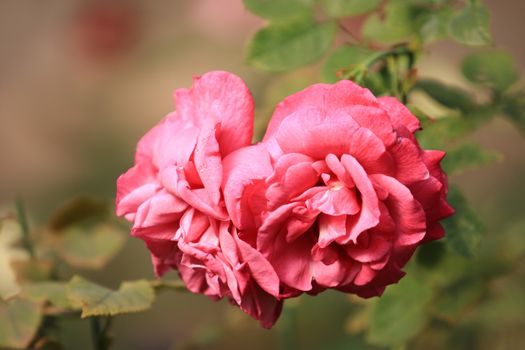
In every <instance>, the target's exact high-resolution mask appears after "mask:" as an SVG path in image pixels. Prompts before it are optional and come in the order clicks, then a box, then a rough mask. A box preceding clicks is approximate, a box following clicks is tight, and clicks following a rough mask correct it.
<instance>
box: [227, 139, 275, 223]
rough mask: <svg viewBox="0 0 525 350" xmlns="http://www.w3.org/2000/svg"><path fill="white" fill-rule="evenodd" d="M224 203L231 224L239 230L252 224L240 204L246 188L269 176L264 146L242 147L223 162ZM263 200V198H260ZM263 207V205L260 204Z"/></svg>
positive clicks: (246, 210)
mask: <svg viewBox="0 0 525 350" xmlns="http://www.w3.org/2000/svg"><path fill="white" fill-rule="evenodd" d="M223 171H224V178H223V189H224V202H225V204H226V208H227V209H228V213H229V215H230V217H231V220H232V222H233V223H234V225H235V226H237V227H238V228H240V229H245V228H247V227H248V226H249V223H253V218H252V216H253V214H252V213H251V212H250V208H249V206H247V205H244V204H243V203H242V200H244V199H246V198H244V197H243V196H244V191H245V188H246V186H248V185H251V184H253V183H254V182H255V181H256V180H260V179H264V178H266V177H267V176H269V175H270V174H271V173H272V171H273V167H272V164H271V160H270V155H269V154H268V152H267V150H266V148H265V147H264V145H262V144H259V145H254V146H249V147H244V148H242V149H240V150H238V151H236V152H233V153H231V154H230V155H229V156H228V157H226V158H225V159H224V161H223ZM261 200H264V198H261ZM262 205H263V206H265V203H262Z"/></svg>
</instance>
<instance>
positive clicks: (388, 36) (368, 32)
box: [362, 0, 416, 44]
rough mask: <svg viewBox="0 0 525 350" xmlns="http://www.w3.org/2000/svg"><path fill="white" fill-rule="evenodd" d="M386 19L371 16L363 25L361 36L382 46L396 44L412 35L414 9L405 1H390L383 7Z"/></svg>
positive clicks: (377, 15)
mask: <svg viewBox="0 0 525 350" xmlns="http://www.w3.org/2000/svg"><path fill="white" fill-rule="evenodd" d="M385 12H386V18H385V19H384V20H381V18H380V16H379V14H372V15H371V16H369V17H368V18H367V20H366V21H365V23H364V24H363V28H362V31H363V35H364V36H365V37H366V38H368V39H370V40H373V41H377V42H379V43H383V44H396V43H399V42H401V41H403V40H404V39H406V38H408V37H409V36H410V35H411V34H413V33H414V30H415V25H414V17H415V15H416V13H415V11H414V8H413V7H412V5H411V4H410V3H409V2H407V1H401V0H392V1H389V2H388V3H387V5H386V6H385Z"/></svg>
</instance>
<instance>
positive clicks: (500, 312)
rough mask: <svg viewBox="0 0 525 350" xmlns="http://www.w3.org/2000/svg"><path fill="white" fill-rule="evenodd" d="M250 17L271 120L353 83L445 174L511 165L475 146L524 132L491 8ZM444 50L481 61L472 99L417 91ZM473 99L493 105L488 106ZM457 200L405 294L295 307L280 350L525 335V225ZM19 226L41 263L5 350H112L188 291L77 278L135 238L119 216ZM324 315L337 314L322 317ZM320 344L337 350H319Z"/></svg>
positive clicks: (66, 213)
mask: <svg viewBox="0 0 525 350" xmlns="http://www.w3.org/2000/svg"><path fill="white" fill-rule="evenodd" d="M244 4H245V6H246V8H247V9H248V10H250V11H251V12H253V13H254V14H256V15H258V16H260V17H262V18H264V19H265V20H267V24H266V26H265V27H263V28H262V29H260V30H259V31H258V32H257V33H256V34H255V35H254V36H253V38H252V40H251V41H250V43H249V44H248V47H247V52H246V62H247V63H248V64H250V65H251V66H253V67H255V68H257V69H260V70H265V71H270V72H283V73H281V74H282V76H281V77H279V79H276V80H275V81H274V83H273V84H269V85H268V87H267V92H266V93H265V101H266V104H267V105H269V106H273V105H275V103H276V102H278V101H279V100H281V99H282V98H283V97H284V96H286V95H288V94H290V93H293V92H295V91H297V90H299V89H301V88H304V87H306V86H307V85H309V84H310V83H313V82H316V81H318V80H320V79H322V80H324V81H325V82H328V83H333V82H336V81H337V80H340V79H352V80H354V81H356V82H358V83H359V84H362V85H364V86H366V87H368V88H369V89H371V90H372V91H373V92H374V93H375V94H376V95H392V96H396V97H398V98H400V99H401V100H403V101H404V102H407V104H408V106H409V107H410V108H411V110H412V111H413V112H414V114H415V115H416V116H417V117H418V118H419V119H420V120H421V123H422V126H423V131H420V132H419V133H418V135H417V137H418V140H419V141H420V143H421V145H422V146H423V147H425V148H439V149H445V150H447V153H448V154H447V157H446V158H445V160H444V161H443V166H444V168H445V169H446V170H447V172H448V173H449V174H452V173H457V172H461V171H464V170H465V169H472V168H474V167H479V166H487V165H490V164H491V163H493V162H494V161H495V160H499V159H500V158H501V157H500V156H499V155H498V154H497V153H495V152H493V151H491V150H486V149H484V148H483V147H482V146H481V145H478V144H476V143H472V142H469V141H468V140H467V139H466V137H467V136H468V135H470V134H472V133H474V132H475V131H476V130H477V129H479V128H480V127H481V126H483V125H486V124H487V123H488V122H489V121H491V120H492V119H493V118H495V117H499V116H501V117H504V118H508V119H509V120H510V121H512V122H513V123H514V124H515V125H516V126H517V127H518V128H519V129H520V130H521V131H525V93H524V91H523V88H522V86H521V85H520V82H519V74H518V72H517V69H516V65H515V62H514V60H513V58H512V56H511V55H510V54H509V53H507V52H506V51H503V50H500V49H494V48H490V49H489V48H486V47H484V46H488V45H491V43H492V36H491V31H490V26H489V24H490V14H489V11H488V9H487V8H486V7H485V6H484V5H483V3H482V2H481V1H478V0H471V1H455V0H385V1H379V0H346V1H345V0H278V1H274V0H244ZM439 40H453V41H455V42H457V43H459V44H463V45H467V46H472V47H474V49H473V51H471V52H470V53H469V54H468V55H467V56H466V57H465V58H464V60H463V62H462V64H461V67H460V70H461V73H462V74H463V77H464V78H465V80H466V81H467V82H469V83H470V84H471V85H472V89H471V90H469V91H467V90H465V89H463V88H462V87H460V86H453V85H450V84H449V83H448V82H443V81H438V80H430V79H420V78H419V77H418V74H417V66H418V62H419V59H420V58H421V57H422V56H423V55H424V53H425V50H427V45H428V44H430V43H433V42H436V41H439ZM479 46H482V48H477V47H479ZM305 66H309V67H307V68H303V67H305ZM299 68H301V69H302V70H298V71H295V72H293V70H295V69H299ZM284 73H286V74H284ZM473 91H475V92H478V93H480V94H481V95H483V96H486V98H485V99H483V100H480V99H477V98H476V95H477V94H474V93H473ZM415 93H423V94H424V95H426V97H428V98H430V99H431V100H432V101H433V102H435V103H436V104H438V105H440V106H441V107H443V109H442V110H443V111H444V112H443V114H442V115H429V114H428V113H427V112H426V111H425V109H424V107H422V106H418V105H417V103H416V102H414V101H415V100H414V99H413V98H412V97H413V96H414V94H415ZM270 114H271V111H270V110H267V109H265V110H264V115H265V116H266V118H262V119H260V120H262V122H259V124H258V125H257V126H258V128H257V129H258V130H259V132H258V134H259V135H258V136H259V137H260V136H261V135H262V133H263V130H264V122H265V121H266V120H267V117H268V116H269V115H270ZM449 199H450V201H451V203H452V205H453V207H454V208H455V209H456V214H455V215H454V216H452V217H451V218H449V219H447V220H446V221H445V222H444V226H445V228H446V232H447V237H446V239H444V240H442V241H439V242H432V243H430V244H427V245H425V246H423V247H421V248H419V249H418V251H417V252H416V257H415V259H412V261H411V263H410V264H409V265H408V266H407V273H408V275H407V276H406V277H405V278H403V279H402V280H401V281H400V283H399V284H397V285H394V286H390V287H388V288H387V290H386V291H385V294H384V295H383V296H382V297H381V298H378V299H377V298H376V299H371V300H361V299H357V298H355V297H350V298H347V297H342V296H340V295H339V296H335V293H332V294H331V293H326V294H327V295H323V296H319V297H316V298H317V299H320V300H332V299H333V300H335V301H334V302H333V303H332V304H328V303H324V304H323V303H322V302H321V301H318V300H316V301H312V300H311V299H308V297H306V298H301V299H299V300H298V301H291V303H289V304H288V305H286V307H285V311H284V314H283V319H282V320H281V321H280V323H279V324H278V325H277V327H276V332H277V333H278V334H279V335H278V339H280V344H281V348H283V349H299V348H306V349H313V348H319V346H323V348H327V349H349V348H351V349H385V348H393V349H406V348H418V349H419V348H424V349H428V348H432V349H471V348H472V349H475V348H480V347H481V344H482V343H483V342H484V341H486V340H487V339H489V338H490V337H491V336H493V335H495V334H496V335H497V334H499V333H498V332H500V333H503V334H505V330H508V329H513V328H518V329H522V327H523V326H525V318H524V317H523V312H522V310H523V309H524V307H525V305H524V300H525V298H524V295H525V285H524V284H523V283H522V282H523V280H524V278H525V271H524V269H523V261H524V259H525V248H524V247H525V238H524V236H525V235H524V231H525V223H523V222H522V223H520V222H516V223H512V224H509V225H508V227H503V228H502V229H501V232H496V233H494V234H491V235H484V233H485V232H486V225H485V223H484V222H483V221H484V220H483V218H479V217H478V215H477V214H476V212H475V211H474V210H472V208H471V207H470V205H469V203H468V201H467V200H466V198H465V196H464V195H463V194H462V193H461V191H460V190H459V188H458V187H457V186H454V184H452V186H451V188H450V193H449ZM3 220H12V218H10V219H3ZM18 221H19V225H20V226H21V231H22V233H23V235H22V237H21V239H20V243H21V245H22V246H23V247H24V248H25V249H26V250H27V251H28V252H29V253H30V254H29V255H30V257H29V258H28V259H27V260H25V261H19V262H16V263H15V264H13V268H14V270H15V272H16V274H17V279H18V282H19V283H20V284H21V286H22V288H21V291H20V293H19V294H18V295H16V296H14V297H13V298H10V299H8V300H0V348H14V349H23V348H36V349H60V348H61V347H60V341H59V338H60V337H58V336H57V335H56V334H57V328H58V331H60V327H59V326H58V325H60V326H64V325H66V324H67V323H66V322H64V321H63V320H64V319H66V318H67V317H70V316H71V315H73V317H75V318H79V317H80V316H82V317H87V318H90V320H91V323H90V325H91V326H90V327H91V333H92V337H93V346H94V347H95V348H96V349H98V350H101V349H107V348H109V347H110V345H111V341H110V336H109V328H110V325H111V318H110V317H109V316H113V315H118V314H121V313H129V312H137V311H143V310H146V309H148V308H150V307H151V305H152V304H153V302H154V300H155V298H156V296H157V295H158V293H159V291H161V290H164V289H169V290H182V289H184V286H182V285H181V284H180V282H179V281H177V280H174V281H147V280H137V281H131V282H122V283H121V285H120V287H119V288H118V289H116V290H114V289H109V288H106V287H103V286H101V285H99V284H98V283H95V282H91V281H90V280H88V279H86V278H83V277H80V276H78V275H76V274H77V273H86V272H87V271H89V270H100V269H103V268H104V267H105V266H106V265H107V264H108V263H109V262H110V261H111V259H112V258H113V257H114V256H115V255H116V254H117V253H118V252H119V251H120V249H121V248H122V247H123V245H124V243H125V237H126V234H125V233H124V232H123V231H126V230H127V228H124V227H121V224H120V223H119V222H117V221H115V220H114V218H113V215H112V213H111V211H110V206H109V205H108V204H107V203H104V202H100V201H98V200H93V199H90V198H84V197H83V198H77V199H74V200H72V201H71V202H69V203H67V204H66V205H65V206H63V207H62V208H59V209H58V210H56V211H55V214H54V215H53V216H52V217H51V218H50V219H49V220H48V222H47V223H46V224H45V225H43V226H42V227H36V228H32V227H29V226H28V224H27V220H26V218H25V213H24V210H23V207H19V211H18ZM337 298H339V299H337ZM342 298H344V299H342ZM304 305H307V306H308V307H305V306H304ZM319 305H335V306H333V307H332V308H331V309H330V308H329V309H326V310H323V309H322V307H321V306H319ZM340 305H344V306H340ZM309 313H311V314H309ZM174 317H177V316H174ZM326 318H332V319H331V321H333V322H335V323H338V324H339V326H338V327H340V328H343V323H344V322H342V321H343V320H344V319H345V318H346V319H347V322H346V324H345V329H346V331H347V334H346V335H344V336H342V337H341V336H340V337H338V338H333V335H334V334H336V333H337V332H339V330H340V329H339V328H338V329H337V330H329V331H325V332H328V333H326V334H324V333H323V334H321V335H322V336H323V337H321V335H318V334H317V333H316V332H313V334H312V332H311V329H319V328H321V327H319V326H320V325H322V324H324V323H326V321H325V320H326ZM315 322H317V323H315ZM241 323H242V322H241ZM232 329H234V330H233V331H232ZM238 329H242V325H241V326H239V324H236V323H235V322H234V321H231V324H229V323H228V322H225V323H224V324H220V325H211V326H206V327H205V326H203V327H201V328H199V329H197V330H196V331H195V333H196V334H195V336H194V342H192V343H191V344H186V345H187V346H186V347H184V348H188V349H197V348H206V347H207V346H209V345H210V344H212V343H213V342H216V341H218V340H220V339H221V337H222V335H223V334H225V333H226V332H230V333H231V332H233V333H235V332H238ZM305 329H306V330H307V331H305ZM330 331H332V333H330ZM315 337H317V338H323V339H325V340H317V342H316V338H315ZM332 338H333V341H332V342H328V343H327V342H326V339H332ZM301 339H303V340H301ZM304 339H307V340H306V341H305V340H304ZM487 344H491V343H490V341H489V342H487ZM521 345H523V344H521ZM484 348H487V347H486V346H485V347H484ZM510 348H517V347H510ZM518 348H519V347H518Z"/></svg>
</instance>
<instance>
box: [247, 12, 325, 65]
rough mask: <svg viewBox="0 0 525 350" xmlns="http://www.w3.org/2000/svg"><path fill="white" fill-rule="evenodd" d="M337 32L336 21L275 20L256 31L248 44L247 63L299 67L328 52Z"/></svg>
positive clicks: (306, 19) (306, 18) (307, 19)
mask: <svg viewBox="0 0 525 350" xmlns="http://www.w3.org/2000/svg"><path fill="white" fill-rule="evenodd" d="M334 35H335V24H334V23H333V22H326V23H316V22H314V21H313V20H312V19H311V18H308V17H303V18H299V19H293V20H290V21H286V22H279V23H272V24H270V25H269V26H267V27H265V28H263V29H261V30H260V31H258V32H257V33H256V34H255V36H254V38H253V39H252V41H251V42H250V44H249V45H248V55H247V62H248V63H249V64H251V65H252V66H254V67H256V68H259V69H264V70H270V71H285V70H290V69H293V68H297V67H300V66H303V65H306V64H309V63H312V62H314V61H316V60H317V59H319V58H320V57H321V56H322V55H324V54H325V53H326V51H327V50H328V49H329V48H330V46H331V44H332V41H333V39H334Z"/></svg>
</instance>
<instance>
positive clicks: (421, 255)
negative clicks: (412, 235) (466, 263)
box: [416, 241, 446, 268]
mask: <svg viewBox="0 0 525 350" xmlns="http://www.w3.org/2000/svg"><path fill="white" fill-rule="evenodd" d="M445 253H446V246H445V243H443V242H441V241H433V242H430V243H426V244H423V245H422V246H420V247H419V248H418V249H417V256H416V259H417V262H418V263H419V264H420V265H423V266H425V267H429V268H432V267H434V266H436V265H438V264H439V262H440V261H441V259H442V258H443V256H444V255H445Z"/></svg>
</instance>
